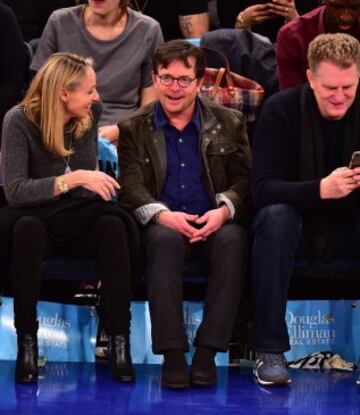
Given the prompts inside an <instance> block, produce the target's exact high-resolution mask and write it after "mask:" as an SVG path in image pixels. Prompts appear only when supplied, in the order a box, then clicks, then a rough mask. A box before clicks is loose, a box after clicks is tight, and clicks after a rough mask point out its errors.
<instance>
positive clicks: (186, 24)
mask: <svg viewBox="0 0 360 415" xmlns="http://www.w3.org/2000/svg"><path fill="white" fill-rule="evenodd" d="M179 24H180V28H181V32H182V34H183V36H184V37H185V38H194V37H201V36H202V35H203V34H204V33H206V32H208V31H209V15H208V13H200V14H190V15H187V16H179Z"/></svg>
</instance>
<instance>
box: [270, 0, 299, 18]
mask: <svg viewBox="0 0 360 415" xmlns="http://www.w3.org/2000/svg"><path fill="white" fill-rule="evenodd" d="M268 5H269V8H270V11H271V13H273V14H275V15H277V16H281V17H284V18H285V20H286V21H287V22H289V21H290V20H294V19H296V18H298V17H299V13H298V12H297V10H296V6H295V2H294V0H272V1H271V2H269V3H268Z"/></svg>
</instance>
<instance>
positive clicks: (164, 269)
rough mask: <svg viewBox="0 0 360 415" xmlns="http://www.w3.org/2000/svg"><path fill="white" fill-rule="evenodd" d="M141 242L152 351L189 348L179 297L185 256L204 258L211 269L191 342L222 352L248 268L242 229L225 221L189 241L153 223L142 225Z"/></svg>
mask: <svg viewBox="0 0 360 415" xmlns="http://www.w3.org/2000/svg"><path fill="white" fill-rule="evenodd" d="M144 241H145V248H146V261H147V270H146V278H147V290H148V298H149V305H150V316H151V326H152V348H153V351H154V353H157V354H162V353H164V352H165V351H167V350H171V349H182V350H184V351H187V350H188V341H187V338H186V332H185V329H184V320H183V305H182V301H183V272H184V261H186V260H187V259H191V258H196V259H197V260H198V259H201V260H205V261H207V263H208V267H209V269H210V272H209V275H208V280H207V287H206V294H205V302H204V313H203V320H202V323H201V325H200V327H199V329H198V331H197V334H196V338H195V342H194V344H195V345H196V346H207V347H211V348H214V349H216V350H219V351H226V350H227V348H228V343H229V340H230V338H231V334H232V330H233V326H234V323H235V319H236V315H237V312H238V306H239V301H240V297H241V293H242V289H243V285H244V279H245V272H246V269H247V262H248V261H247V259H248V252H247V234H246V231H245V230H244V229H243V228H242V227H241V226H240V225H236V224H232V223H227V224H225V225H224V226H223V227H222V228H220V229H219V230H218V231H217V232H215V233H213V234H212V235H210V236H209V238H208V239H207V241H206V242H199V243H194V244H193V245H191V244H189V243H188V242H187V239H186V238H185V237H184V236H183V235H181V234H180V233H178V232H176V231H174V230H172V229H170V228H168V227H165V226H162V225H154V224H151V225H147V226H146V227H145V229H144Z"/></svg>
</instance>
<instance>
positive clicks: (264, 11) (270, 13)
mask: <svg viewBox="0 0 360 415" xmlns="http://www.w3.org/2000/svg"><path fill="white" fill-rule="evenodd" d="M240 14H241V18H240ZM277 16H280V17H284V18H285V20H286V21H290V20H293V19H296V18H297V17H299V14H298V12H297V10H296V7H295V2H294V0H272V1H269V2H268V3H262V4H256V5H254V6H250V7H247V8H246V9H245V10H243V11H241V12H240V13H239V15H238V17H237V19H236V23H235V28H240V27H242V26H244V25H245V26H246V27H250V26H256V25H258V24H260V23H263V22H265V21H266V20H269V19H273V18H274V17H277Z"/></svg>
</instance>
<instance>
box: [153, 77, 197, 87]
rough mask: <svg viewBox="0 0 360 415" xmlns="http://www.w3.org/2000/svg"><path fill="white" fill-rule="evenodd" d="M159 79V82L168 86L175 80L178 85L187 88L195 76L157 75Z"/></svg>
mask: <svg viewBox="0 0 360 415" xmlns="http://www.w3.org/2000/svg"><path fill="white" fill-rule="evenodd" d="M157 77H158V78H159V79H160V82H161V83H162V84H163V85H164V86H170V85H172V84H173V82H174V81H177V83H178V85H179V86H180V87H181V88H187V87H189V86H190V84H191V82H193V81H195V79H196V78H189V77H188V76H178V77H175V76H172V75H157Z"/></svg>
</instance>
